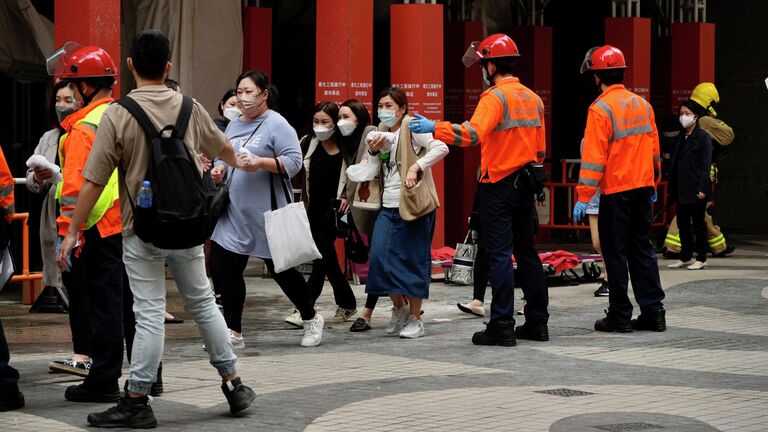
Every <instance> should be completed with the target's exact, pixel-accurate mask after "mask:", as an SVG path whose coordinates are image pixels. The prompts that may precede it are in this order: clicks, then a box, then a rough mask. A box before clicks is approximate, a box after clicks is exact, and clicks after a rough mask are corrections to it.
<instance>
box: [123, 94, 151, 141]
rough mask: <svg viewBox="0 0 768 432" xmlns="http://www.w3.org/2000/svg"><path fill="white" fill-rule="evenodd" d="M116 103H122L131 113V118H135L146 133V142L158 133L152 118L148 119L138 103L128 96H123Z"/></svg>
mask: <svg viewBox="0 0 768 432" xmlns="http://www.w3.org/2000/svg"><path fill="white" fill-rule="evenodd" d="M117 103H118V104H119V105H122V106H123V108H125V109H127V110H128V112H129V113H131V115H132V116H133V118H135V119H136V121H137V122H138V123H139V126H141V128H142V129H144V133H145V134H147V142H152V139H153V138H154V137H156V136H157V134H158V131H157V127H155V124H154V123H152V120H150V119H149V117H148V116H147V113H146V112H145V111H144V109H143V108H142V107H141V106H140V105H139V103H138V102H136V101H135V100H133V99H131V97H130V96H125V97H123V98H122V99H120V100H119V101H117Z"/></svg>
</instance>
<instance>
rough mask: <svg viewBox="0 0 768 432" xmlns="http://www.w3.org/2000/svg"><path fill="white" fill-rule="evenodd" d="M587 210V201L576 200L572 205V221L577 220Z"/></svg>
mask: <svg viewBox="0 0 768 432" xmlns="http://www.w3.org/2000/svg"><path fill="white" fill-rule="evenodd" d="M586 212H587V203H585V202H581V201H579V202H577V203H576V205H575V206H573V221H574V222H578V221H580V220H581V219H582V218H583V217H584V214H586Z"/></svg>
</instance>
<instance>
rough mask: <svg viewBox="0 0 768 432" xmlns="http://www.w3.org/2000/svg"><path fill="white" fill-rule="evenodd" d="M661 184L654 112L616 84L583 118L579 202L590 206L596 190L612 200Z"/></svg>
mask: <svg viewBox="0 0 768 432" xmlns="http://www.w3.org/2000/svg"><path fill="white" fill-rule="evenodd" d="M660 180H661V156H660V153H659V133H658V131H657V130H656V123H655V120H654V114H653V108H651V104H649V103H648V102H646V100H645V99H643V98H641V97H640V96H638V95H636V94H634V93H632V92H630V91H629V90H627V89H625V88H624V86H623V85H621V84H616V85H612V86H610V87H608V88H607V89H605V91H604V92H603V94H601V95H600V96H598V98H597V99H596V100H595V102H594V103H592V106H590V107H589V113H588V114H587V128H586V129H585V130H584V148H583V149H582V154H581V171H580V172H579V184H578V186H576V193H577V194H578V200H579V201H581V202H589V199H590V198H592V195H594V194H595V191H596V189H597V187H598V186H600V193H603V194H613V193H618V192H624V191H626V190H630V189H637V188H641V187H647V186H652V187H655V186H656V185H657V184H658V182H659V181H660Z"/></svg>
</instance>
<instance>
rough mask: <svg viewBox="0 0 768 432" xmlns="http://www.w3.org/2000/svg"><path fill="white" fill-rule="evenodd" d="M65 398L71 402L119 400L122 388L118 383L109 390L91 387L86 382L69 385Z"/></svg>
mask: <svg viewBox="0 0 768 432" xmlns="http://www.w3.org/2000/svg"><path fill="white" fill-rule="evenodd" d="M64 398H65V399H67V400H68V401H70V402H97V403H105V402H117V401H119V400H120V389H119V388H118V387H117V384H115V388H114V389H111V390H108V391H103V390H97V389H91V388H88V387H87V386H86V385H85V384H78V385H73V386H69V387H67V390H66V391H65V392H64Z"/></svg>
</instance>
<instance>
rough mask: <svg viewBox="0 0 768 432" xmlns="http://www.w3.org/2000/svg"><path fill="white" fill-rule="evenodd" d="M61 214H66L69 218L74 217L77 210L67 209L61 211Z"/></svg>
mask: <svg viewBox="0 0 768 432" xmlns="http://www.w3.org/2000/svg"><path fill="white" fill-rule="evenodd" d="M61 215H62V216H64V217H68V218H70V219H72V218H73V217H74V216H75V212H74V211H65V212H61Z"/></svg>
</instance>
